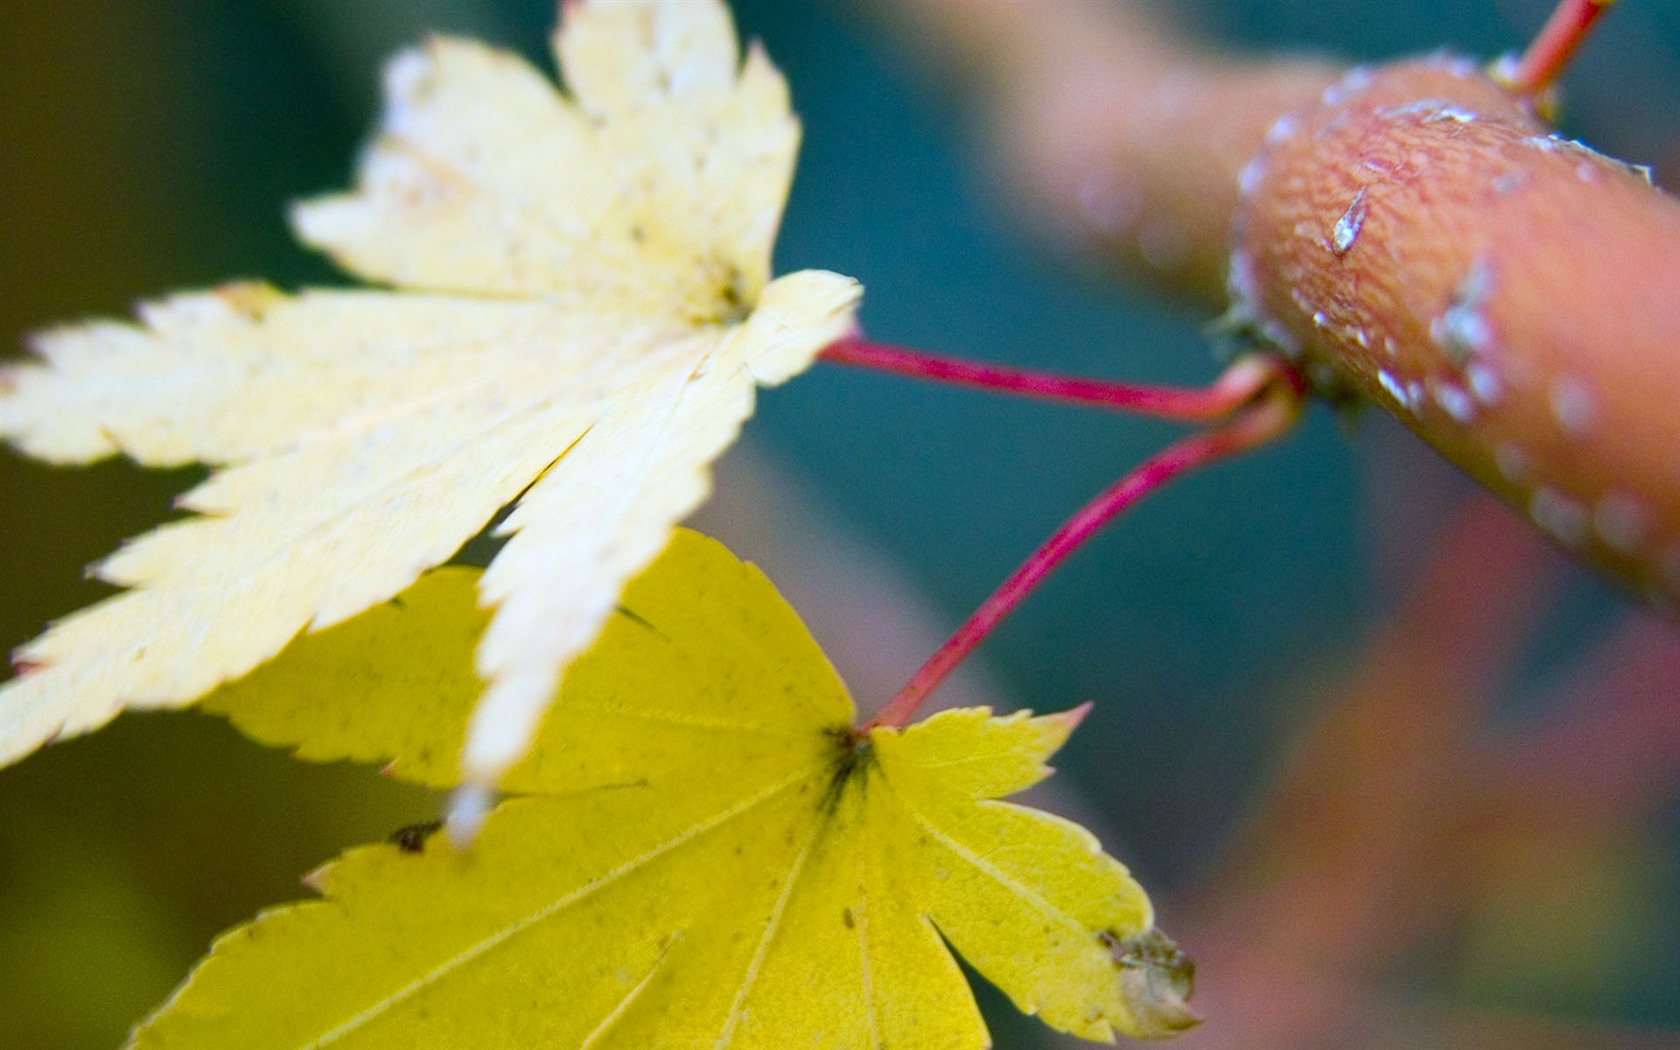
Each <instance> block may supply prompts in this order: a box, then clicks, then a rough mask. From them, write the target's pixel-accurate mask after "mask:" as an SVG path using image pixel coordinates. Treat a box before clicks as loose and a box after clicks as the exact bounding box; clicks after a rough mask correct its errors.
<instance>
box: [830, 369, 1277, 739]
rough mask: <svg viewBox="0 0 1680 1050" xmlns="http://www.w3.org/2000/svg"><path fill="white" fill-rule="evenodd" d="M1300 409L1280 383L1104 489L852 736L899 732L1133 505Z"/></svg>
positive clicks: (1270, 431) (1267, 434)
mask: <svg viewBox="0 0 1680 1050" xmlns="http://www.w3.org/2000/svg"><path fill="white" fill-rule="evenodd" d="M1272 369H1273V371H1272V372H1271V373H1270V374H1272V375H1273V376H1275V375H1276V374H1277V373H1276V370H1275V369H1276V365H1273V366H1272ZM1301 404H1302V398H1301V391H1300V389H1299V387H1296V386H1292V385H1289V384H1281V385H1280V386H1279V387H1278V388H1277V389H1276V391H1275V392H1274V393H1273V394H1272V395H1271V396H1269V397H1267V398H1265V399H1264V400H1262V401H1260V402H1258V403H1256V404H1255V405H1253V406H1252V407H1250V408H1248V409H1246V410H1245V411H1243V412H1242V413H1241V414H1240V415H1238V416H1237V417H1236V418H1235V419H1233V420H1232V421H1231V422H1229V423H1227V424H1225V425H1224V426H1221V427H1218V428H1216V429H1213V430H1208V431H1205V432H1202V433H1198V434H1192V435H1190V436H1189V437H1185V438H1182V439H1180V440H1179V441H1177V442H1174V443H1173V444H1171V445H1169V446H1167V447H1166V448H1165V449H1163V450H1162V451H1161V452H1159V453H1157V454H1156V455H1154V456H1153V457H1151V458H1150V459H1147V460H1145V461H1144V462H1143V463H1142V464H1140V465H1139V466H1138V467H1137V468H1136V469H1135V470H1133V471H1132V472H1131V473H1129V474H1127V475H1126V476H1125V477H1123V478H1121V479H1120V480H1119V481H1116V482H1115V483H1114V484H1113V485H1111V486H1109V487H1108V488H1107V489H1105V490H1104V491H1103V492H1102V493H1101V494H1099V495H1098V496H1097V497H1096V498H1095V499H1093V500H1092V501H1091V502H1089V503H1087V504H1086V505H1085V506H1084V507H1082V508H1081V509H1080V510H1079V512H1078V513H1076V514H1075V515H1074V516H1073V517H1072V518H1070V519H1068V521H1067V522H1066V523H1064V524H1063V525H1062V527H1061V528H1059V529H1057V530H1056V531H1055V533H1054V534H1052V535H1051V537H1050V538H1049V539H1048V540H1046V541H1045V542H1044V543H1043V544H1042V545H1041V546H1040V547H1039V548H1038V549H1037V550H1035V551H1034V552H1033V553H1032V554H1031V555H1030V556H1029V557H1028V558H1027V560H1026V561H1025V562H1023V563H1022V565H1021V567H1020V568H1018V569H1016V570H1015V572H1014V573H1012V574H1011V575H1010V576H1009V578H1008V579H1006V580H1005V581H1004V582H1003V583H1002V584H1001V585H1000V586H999V587H998V589H997V590H995V591H993V592H992V594H991V596H990V597H988V598H987V599H986V600H985V602H984V603H982V604H981V606H980V608H979V609H977V610H976V611H975V612H974V615H972V616H970V617H969V618H968V620H967V621H966V622H965V623H964V624H963V625H962V626H961V627H959V628H957V631H956V633H955V634H953V635H952V636H951V637H950V639H948V640H947V641H946V642H945V644H944V645H942V646H940V647H939V650H938V651H937V652H935V653H934V654H933V656H931V657H929V658H928V660H927V662H926V663H924V664H923V665H922V666H921V668H920V669H919V670H917V672H916V673H915V675H914V676H912V677H911V679H910V681H909V682H908V683H907V684H906V685H905V686H904V688H903V689H900V690H899V691H898V693H897V695H895V696H894V697H893V698H892V699H891V700H889V701H888V702H887V704H886V705H885V706H884V707H882V708H881V710H880V711H878V712H876V714H875V717H873V718H871V719H870V720H869V721H868V722H866V723H864V724H863V725H862V726H861V727H859V729H858V730H857V732H858V734H859V735H863V734H867V733H868V732H869V731H870V730H871V729H874V728H875V727H876V726H903V725H904V724H905V723H907V722H908V721H909V720H910V718H911V717H912V716H913V715H914V714H915V712H916V709H917V708H918V707H920V706H921V704H922V701H923V700H925V699H927V696H928V694H929V693H931V692H932V691H933V689H934V687H935V686H937V685H938V684H939V683H940V682H941V681H943V680H944V678H945V676H946V675H948V674H950V673H951V671H952V670H953V669H954V668H955V667H956V666H957V664H959V663H960V662H962V660H963V658H964V657H966V656H967V655H968V654H969V653H970V652H972V651H973V650H974V648H975V647H976V646H977V645H979V644H980V641H981V639H983V638H984V637H985V636H986V635H987V634H988V633H990V632H991V630H992V628H994V627H996V626H997V625H998V623H999V622H1001V621H1002V620H1003V618H1004V617H1005V616H1007V615H1008V614H1009V613H1010V612H1011V611H1013V610H1014V608H1015V607H1016V606H1017V605H1019V604H1020V602H1021V600H1022V599H1023V598H1024V597H1026V595H1027V593H1028V592H1029V591H1031V590H1032V589H1033V588H1034V587H1036V586H1038V584H1040V583H1042V582H1043V581H1044V579H1045V578H1046V577H1048V576H1049V575H1050V573H1051V572H1052V571H1054V570H1055V568H1056V567H1057V566H1058V565H1060V564H1061V562H1062V561H1063V560H1064V559H1066V558H1067V557H1068V555H1070V554H1072V553H1073V552H1074V550H1076V549H1077V548H1078V547H1079V546H1080V545H1081V544H1083V543H1084V542H1085V541H1086V540H1088V539H1090V538H1091V536H1093V535H1094V534H1096V532H1097V531H1099V530H1100V529H1101V528H1102V527H1103V526H1104V525H1107V524H1108V523H1109V522H1110V521H1113V520H1114V518H1115V517H1117V516H1118V515H1119V514H1120V513H1122V512H1123V511H1125V510H1126V509H1127V508H1128V507H1130V506H1131V505H1132V504H1134V503H1136V502H1137V501H1138V500H1139V499H1141V498H1143V497H1144V496H1146V495H1148V494H1149V493H1151V492H1153V491H1155V490H1156V489H1158V488H1160V487H1162V486H1163V485H1165V484H1166V483H1167V482H1169V481H1171V480H1172V479H1174V478H1176V477H1178V476H1179V475H1181V474H1184V473H1186V472H1188V471H1191V470H1194V469H1196V468H1198V467H1201V466H1205V465H1207V464H1209V463H1213V462H1215V461H1217V460H1220V459H1224V458H1226V457H1228V456H1232V455H1235V454H1238V453H1241V452H1245V451H1248V450H1250V449H1253V448H1257V447H1259V446H1261V445H1264V444H1267V443H1268V442H1270V441H1272V440H1273V439H1274V438H1277V437H1279V436H1281V435H1282V434H1284V433H1286V432H1287V431H1288V430H1289V429H1290V427H1291V426H1293V424H1294V422H1295V420H1296V418H1297V417H1298V416H1299V415H1300V409H1301Z"/></svg>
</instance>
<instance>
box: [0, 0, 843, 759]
mask: <svg viewBox="0 0 1680 1050" xmlns="http://www.w3.org/2000/svg"><path fill="white" fill-rule="evenodd" d="M555 46H556V50H557V54H558V57H559V61H560V66H561V69H562V73H563V76H564V79H565V83H566V86H567V88H568V89H569V93H562V92H561V91H558V90H557V89H556V88H555V86H554V85H553V84H552V83H550V82H549V81H548V79H547V78H545V77H544V76H542V75H541V74H540V73H538V72H537V71H536V70H534V69H532V68H530V67H529V66H528V65H527V64H526V63H525V62H523V61H522V60H521V59H519V58H517V57H515V56H513V55H511V54H508V53H505V52H501V51H497V50H495V49H492V48H489V47H486V46H484V45H481V44H477V43H474V42H471V41H466V40H454V39H436V40H433V41H432V42H430V43H429V44H428V45H427V46H426V47H424V48H423V49H419V50H415V51H411V52H408V53H405V54H402V55H399V56H398V57H397V58H396V59H395V60H394V61H392V63H391V64H390V66H389V67H388V69H387V74H386V95H387V99H386V110H385V115H384V118H383V123H382V125H381V127H380V129H379V133H378V135H377V136H376V138H375V140H374V141H373V142H372V144H371V145H370V146H369V147H368V149H367V152H366V154H365V156H364V157H363V159H362V162H361V169H360V175H359V181H358V186H357V188H356V190H355V191H354V192H352V193H349V194H345V195H342V196H336V197H330V198H327V199H324V200H320V201H315V202H312V203H309V204H306V205H303V206H302V207H300V208H298V209H297V211H296V213H295V215H294V219H295V225H296V227H297V229H298V232H299V234H300V236H301V237H302V238H303V239H304V240H305V241H307V242H308V243H310V244H312V245H314V246H316V247H319V248H322V249H324V250H326V251H328V252H330V253H331V254H332V255H333V257H334V258H336V259H337V260H338V261H339V262H341V263H342V264H343V265H344V266H346V267H347V268H348V269H350V270H352V271H354V272H356V273H357V274H360V275H361V276H363V277H366V278H369V279H371V280H374V281H378V282H383V283H389V284H392V285H396V286H398V288H399V289H401V290H398V291H371V290H370V291H306V292H304V293H302V294H299V295H295V296H292V295H286V294H282V293H280V292H278V291H275V290H273V289H270V288H267V287H265V286H261V285H238V286H229V287H226V288H221V289H217V290H215V291H212V292H207V293H193V294H186V295H178V296H175V297H172V298H169V299H166V300H164V301H162V302H160V303H153V304H148V305H145V306H142V307H141V308H140V311H139V313H140V320H141V324H140V325H139V326H133V325H128V324H120V323H115V322H96V323H91V324H81V325H75V326H70V327H66V328H63V329H59V330H56V331H51V332H47V333H44V334H42V335H41V336H39V337H38V338H37V339H36V341H35V344H34V348H35V350H36V351H37V352H38V353H39V355H40V356H41V357H42V358H44V361H43V362H41V363H37V364H29V365H24V366H21V367H17V368H14V369H11V370H9V371H6V372H3V373H0V436H4V437H5V438H7V439H8V440H10V441H11V442H12V443H13V444H15V445H16V446H17V447H18V448H20V449H22V450H24V451H26V452H28V453H30V454H33V455H36V456H39V457H41V458H43V459H47V460H51V461H54V462H60V463H72V462H87V461H91V460H96V459H100V458H103V457H106V456H110V455H114V454H118V453H121V454H124V455H127V456H130V457H132V458H133V459H135V460H137V461H138V462H140V463H143V464H147V465H152V466H168V465H174V464H181V463H189V462H203V463H208V464H212V465H214V466H215V467H216V468H217V469H216V470H215V472H214V473H213V474H212V475H211V476H210V478H209V480H207V481H206V482H205V483H204V484H203V485H201V486H199V487H198V488H195V489H193V490H192V491H191V492H188V493H187V494H185V495H184V496H183V497H182V499H181V504H182V506H183V507H185V508H186V509H188V510H191V511H193V512H195V513H196V515H197V516H195V517H192V518H189V519H187V520H185V521H182V522H177V523H172V524H169V525H166V526H163V527H162V528H159V529H157V530H156V531H154V532H151V533H148V534H147V535H145V536H142V537H140V538H139V539H137V540H135V541H133V542H132V543H130V544H128V545H127V546H125V547H124V548H123V549H122V550H121V551H119V552H117V553H116V554H115V555H113V556H112V557H110V558H109V559H107V560H105V561H104V562H102V563H100V564H99V565H98V566H97V567H96V570H95V571H96V572H97V573H98V575H99V576H100V577H101V578H102V579H105V580H108V581H110V582H112V583H116V584H119V585H122V586H124V587H126V588H129V589H128V590H126V591H124V592H122V593H120V594H117V595H115V596H113V597H112V598H110V599H107V600H106V601H104V602H102V603H100V604H98V605H95V606H92V607H90V608H88V609H85V610H83V611H81V612H79V613H76V614H74V615H72V616H70V617H68V618H66V619H64V620H62V621H60V622H58V623H56V624H55V625H53V627H52V628H51V629H50V630H49V631H47V632H46V633H45V634H44V635H42V636H41V637H40V638H38V639H36V640H35V641H33V642H31V643H29V644H28V645H26V646H25V647H23V648H22V649H21V650H20V651H19V653H18V659H19V660H20V662H21V663H22V664H23V665H24V666H25V668H26V669H27V673H25V674H23V675H21V676H20V677H18V678H17V679H14V680H13V681H11V682H9V683H6V684H5V685H4V686H0V763H5V762H10V761H13V760H15V759H17V758H18V757H20V756H22V755H24V754H27V753H28V752H29V751H31V750H33V749H34V748H36V747H37V746H39V745H40V744H41V743H42V742H44V741H46V740H49V739H51V738H53V737H55V736H62V735H67V734H73V733H81V732H85V731H88V730H90V729H93V728H96V727H98V726H100V725H102V724H104V723H105V722H106V721H108V720H109V719H110V718H112V717H113V716H114V715H115V714H116V713H117V712H118V711H120V710H122V709H123V708H125V707H130V708H155V707H177V706H182V705H184V704H188V703H191V702H192V701H193V700H195V699H196V698H198V697H199V696H201V695H202V694H203V693H205V692H206V691H207V690H209V689H211V688H212V687H214V686H215V685H217V684H218V683H220V682H223V681H226V680H227V679H229V678H233V677H236V676H238V675H240V674H243V673H244V672H246V671H248V670H249V669H250V668H252V667H253V666H255V665H256V664H258V663H260V662H262V661H263V660H266V659H268V658H269V657H271V656H273V655H274V654H275V653H277V652H278V651H280V649H281V648H283V647H284V646H285V645H286V644H287V642H288V641H289V640H290V639H291V638H292V637H293V636H294V635H296V634H297V633H298V632H299V631H302V630H315V629H319V628H322V627H325V626H328V625H330V624H333V623H336V622H339V621H341V620H344V619H346V618H347V617H349V616H352V615H354V614H355V613H357V612H359V611H361V610H362V609H365V608H367V607H368V606H370V605H373V604H375V603H377V602H380V601H384V600H385V599H387V598H389V597H391V596H392V595H394V594H396V593H397V592H399V591H401V590H402V589H403V588H404V587H406V586H408V584H410V583H412V582H413V581H414V579H415V578H416V576H417V575H418V574H419V573H420V572H421V571H423V570H424V569H426V568H428V567H430V566H433V565H436V564H438V563H440V562H442V561H445V560H446V559H448V558H449V557H450V556H451V555H452V554H453V553H454V552H455V551H456V550H457V549H458V548H459V547H460V545H461V544H462V543H463V542H464V541H465V540H467V539H469V538H470V537H472V536H473V535H474V534H475V533H477V532H479V531H480V530H481V529H483V528H484V527H485V525H486V524H487V523H488V522H489V521H490V520H492V518H493V517H494V516H495V515H496V513H497V512H498V511H499V510H500V509H501V508H503V507H505V506H507V505H508V504H509V503H516V506H515V508H514V510H513V511H512V512H511V514H510V515H509V516H508V517H507V519H506V520H505V521H504V522H503V523H502V525H501V526H500V529H499V531H500V532H501V533H503V534H506V535H509V536H510V538H509V540H508V542H507V544H506V545H505V547H503V549H502V550H501V551H500V552H499V553H498V554H497V556H496V557H495V559H494V561H493V562H492V563H491V565H490V567H489V570H488V571H487V572H486V573H485V575H484V578H483V581H482V585H481V589H480V597H481V600H482V601H483V602H485V603H486V604H487V605H491V606H494V607H495V609H496V611H495V615H494V617H493V618H492V620H491V623H490V627H489V630H488V632H487V633H486V635H485V638H484V640H483V643H482V644H481V646H480V648H479V651H478V660H477V663H478V671H479V673H480V675H481V676H482V677H484V678H485V679H486V681H487V682H488V683H489V686H488V688H487V690H486V693H485V696H484V698H483V700H482V702H481V704H480V706H479V709H478V712H477V714H476V716H475V720H474V723H473V730H472V732H471V734H470V737H469V740H468V743H467V750H466V754H465V756H464V768H465V769H466V770H467V771H468V772H469V775H470V776H472V777H473V778H474V779H476V780H478V781H479V782H480V783H487V782H489V781H491V780H493V779H494V778H495V777H496V776H497V775H498V774H499V773H500V772H501V771H502V770H503V769H505V768H506V767H507V766H508V765H509V764H510V763H511V762H512V761H514V760H516V759H517V758H518V756H519V755H520V754H521V753H522V752H523V750H524V749H525V747H526V745H527V741H528V740H529V738H530V735H531V732H532V730H533V728H534V726H535V724H536V722H537V720H538V718H539V717H540V715H541V712H542V710H543V707H544V705H545V704H546V702H547V700H548V698H549V697H550V696H551V695H553V693H554V688H555V685H556V681H557V679H558V677H559V675H560V674H561V673H562V671H563V669H564V668H565V666H566V665H567V664H568V663H569V662H570V661H571V660H572V658H573V657H575V656H576V655H577V654H578V653H579V652H581V651H582V650H583V649H584V648H585V647H587V646H588V644H589V643H590V641H591V640H592V639H593V638H594V637H595V635H596V634H597V633H598V632H599V630H600V628H601V626H602V624H603V623H604V622H605V620H606V618H607V617H608V616H609V615H610V613H611V611H612V608H613V604H614V602H615V600H616V598H617V596H618V593H619V591H620V590H621V589H622V587H623V585H624V583H625V581H627V580H628V579H629V578H630V577H631V576H633V575H634V574H635V573H636V572H637V571H638V570H639V569H640V568H641V567H642V566H644V565H646V564H647V563H648V562H649V561H651V560H652V559H653V558H654V557H655V556H656V555H657V554H658V553H659V551H660V549H661V548H663V547H664V545H665V543H666V541H667V539H668V538H669V536H670V533H671V528H672V526H673V525H674V524H675V523H676V522H677V521H678V520H680V519H681V518H682V517H683V516H684V515H686V514H687V513H688V512H689V511H690V510H691V509H693V508H694V506H695V505H696V504H698V503H699V502H700V501H701V500H702V499H703V498H704V497H705V495H706V492H707V488H708V485H709V464H710V463H711V461H712V460H713V459H714V458H716V457H717V456H718V455H719V454H720V453H721V452H722V451H723V449H724V448H725V447H727V446H728V445H729V443H730V442H731V441H732V440H733V439H734V436H735V434H736V432H737V430H738V428H739V426H740V423H741V421H742V420H743V419H745V418H746V417H747V416H748V415H749V414H750V413H751V411H752V407H753V398H754V389H755V386H756V385H758V384H770V383H777V382H780V381H782V380H784V379H787V378H788V377H790V376H792V375H794V374H796V373H798V372H799V371H801V370H803V369H804V368H806V367H807V366H808V365H809V364H810V363H811V362H812V361H813V360H814V358H815V356H816V354H817V352H818V351H819V350H820V349H821V348H822V347H823V346H825V345H826V344H828V343H829V342H832V341H833V340H834V339H836V338H837V337H839V336H840V335H842V334H843V333H844V332H846V331H847V330H848V329H849V328H850V326H851V324H852V312H853V310H854V308H855V305H856V301H857V297H858V295H859V288H858V286H857V285H856V283H855V282H853V281H851V280H850V279H848V278H844V277H840V276H838V275H835V274H831V273H825V272H820V271H804V272H800V273H794V274H790V275H787V276H784V277H781V278H779V279H776V280H773V281H772V280H771V279H770V249H771V243H772V240H773V238H774V234H775V230H776V226H777V223H778V221H779V218H780V214H781V209H782V204H783V202H784V200H785V198H786V194H787V187H788V182H789V179H790V177H791V173H792V165H793V157H794V153H795V150H796V148H797V143H798V137H799V134H798V124H797V122H796V121H795V119H794V118H793V116H792V115H791V113H790V112H789V109H788V97H787V88H786V85H785V83H784V82H783V80H782V78H781V76H780V74H778V73H777V72H776V70H775V69H774V68H773V67H772V66H771V65H770V63H769V61H768V60H767V59H766V58H765V57H764V55H763V53H762V52H761V51H759V50H758V49H757V48H756V47H753V48H749V49H748V52H747V55H746V58H745V60H744V62H743V61H742V60H741V59H740V53H739V50H738V47H737V43H736V39H735V34H734V30H733V27H732V26H731V24H730V20H729V15H728V12H727V11H726V10H725V9H724V7H723V6H722V4H721V3H720V2H716V0H666V2H659V0H613V2H595V3H588V2H586V3H579V4H574V5H567V7H566V8H565V11H564V18H563V25H562V26H561V28H560V30H559V31H558V32H557V34H556V40H555Z"/></svg>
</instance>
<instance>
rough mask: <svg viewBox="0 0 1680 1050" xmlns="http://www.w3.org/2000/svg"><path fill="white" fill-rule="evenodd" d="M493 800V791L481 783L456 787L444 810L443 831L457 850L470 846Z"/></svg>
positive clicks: (487, 814)
mask: <svg viewBox="0 0 1680 1050" xmlns="http://www.w3.org/2000/svg"><path fill="white" fill-rule="evenodd" d="M494 802H495V791H494V790H493V789H491V788H488V787H485V786H484V785H483V784H462V785H461V786H460V787H458V788H456V789H455V793H454V794H453V795H450V796H449V805H448V806H447V807H446V808H445V810H444V818H443V824H444V831H445V833H446V834H447V835H448V836H449V844H450V845H451V846H454V847H455V848H456V849H458V850H466V849H468V848H470V847H471V846H472V844H473V840H474V839H476V838H478V832H479V830H480V829H481V828H483V827H484V819H485V818H486V817H488V816H489V815H490V807H491V806H492V805H493V804H494Z"/></svg>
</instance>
